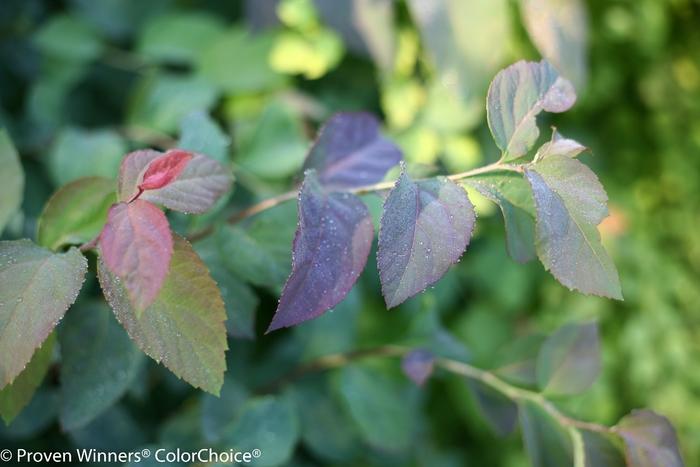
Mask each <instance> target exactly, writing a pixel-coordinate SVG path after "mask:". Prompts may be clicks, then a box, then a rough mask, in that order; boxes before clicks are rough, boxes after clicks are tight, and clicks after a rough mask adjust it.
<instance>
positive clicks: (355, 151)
mask: <svg viewBox="0 0 700 467" xmlns="http://www.w3.org/2000/svg"><path fill="white" fill-rule="evenodd" d="M401 157H402V156H401V150H400V149H399V148H398V147H396V146H395V145H394V144H393V143H392V142H391V141H389V140H388V139H386V138H385V137H383V136H382V135H381V133H380V132H379V121H378V120H377V119H376V118H375V117H374V116H373V115H371V114H368V113H361V112H358V113H339V114H336V115H334V116H333V117H331V118H330V119H329V120H328V122H326V124H325V125H324V126H323V127H322V128H321V129H320V130H319V133H318V138H317V139H316V142H315V143H314V145H313V147H312V148H311V150H310V151H309V155H308V156H307V159H306V162H305V164H304V169H305V170H306V169H316V170H317V171H318V178H319V180H320V182H321V184H323V185H324V186H326V187H329V188H333V189H347V188H355V187H358V186H363V185H370V184H372V183H376V182H379V181H381V180H382V179H383V178H384V175H386V173H387V171H388V170H389V169H390V168H392V167H393V166H395V165H396V164H398V163H399V161H401Z"/></svg>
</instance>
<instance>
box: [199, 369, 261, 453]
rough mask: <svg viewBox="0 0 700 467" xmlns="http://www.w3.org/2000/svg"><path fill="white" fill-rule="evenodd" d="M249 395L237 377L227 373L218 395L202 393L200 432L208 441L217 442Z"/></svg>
mask: <svg viewBox="0 0 700 467" xmlns="http://www.w3.org/2000/svg"><path fill="white" fill-rule="evenodd" d="M249 397H250V394H249V393H248V390H247V389H246V388H245V387H244V386H243V385H241V383H240V382H239V381H237V378H235V377H233V376H231V374H230V373H229V375H227V376H226V377H225V378H224V385H223V386H222V388H221V395H220V396H219V397H216V396H212V395H211V394H204V397H203V398H202V433H203V434H204V438H205V439H206V440H207V441H209V442H212V443H213V442H217V441H219V440H220V439H221V436H222V435H223V434H224V433H226V431H227V430H228V429H229V428H230V427H231V425H233V423H235V422H236V420H237V418H238V417H239V416H240V414H241V410H242V409H243V406H244V404H245V402H246V401H247V400H248V398H249Z"/></svg>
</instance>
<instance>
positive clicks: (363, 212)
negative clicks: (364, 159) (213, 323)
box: [268, 171, 374, 332]
mask: <svg viewBox="0 0 700 467" xmlns="http://www.w3.org/2000/svg"><path fill="white" fill-rule="evenodd" d="M373 238H374V227H373V226H372V218H371V216H370V214H369V211H368V210H367V208H366V207H365V205H364V204H363V203H362V201H360V199H359V198H357V197H356V196H355V195H352V194H350V193H328V192H326V191H325V190H324V189H323V187H322V186H321V185H320V183H319V181H318V178H317V177H316V173H315V172H314V171H309V172H307V174H306V177H305V179H304V184H303V186H302V188H301V192H300V194H299V225H298V227H297V232H296V235H295V237H294V244H293V246H292V250H293V255H292V273H291V275H290V276H289V279H287V283H286V284H285V285H284V290H283V291H282V296H281V297H280V302H279V306H278V307H277V311H276V313H275V316H274V318H273V319H272V323H271V324H270V328H269V329H268V332H269V331H273V330H275V329H279V328H283V327H289V326H294V325H295V324H299V323H301V322H302V321H306V320H308V319H311V318H315V317H317V316H319V315H321V314H322V313H324V312H326V311H328V310H329V309H331V308H332V307H334V306H335V305H337V304H338V303H340V301H341V300H342V299H343V298H344V297H345V296H346V295H347V293H348V292H349V291H350V289H351V288H352V286H353V284H355V281H356V280H357V278H358V277H359V276H360V273H361V272H362V270H363V269H364V267H365V264H366V263H367V256H369V252H370V248H371V247H372V239H373Z"/></svg>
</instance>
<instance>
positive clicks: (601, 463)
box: [579, 430, 627, 467]
mask: <svg viewBox="0 0 700 467" xmlns="http://www.w3.org/2000/svg"><path fill="white" fill-rule="evenodd" d="M579 432H580V433H581V438H582V440H583V451H584V460H585V464H584V467H627V463H626V462H625V456H624V453H623V451H622V449H621V446H618V444H621V443H620V441H619V439H614V438H613V436H612V435H608V434H605V433H597V432H593V431H588V430H579Z"/></svg>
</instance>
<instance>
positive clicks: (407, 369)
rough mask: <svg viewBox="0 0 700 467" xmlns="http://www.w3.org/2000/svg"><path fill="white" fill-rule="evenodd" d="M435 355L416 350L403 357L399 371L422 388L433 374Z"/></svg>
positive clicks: (426, 351)
mask: <svg viewBox="0 0 700 467" xmlns="http://www.w3.org/2000/svg"><path fill="white" fill-rule="evenodd" d="M434 366H435V355H433V353H432V352H431V351H429V350H425V349H416V350H412V351H411V352H409V353H407V354H406V355H404V357H403V359H401V369H402V370H403V372H404V374H405V375H406V376H408V377H409V378H410V380H411V381H413V382H414V383H416V385H418V386H423V384H425V382H426V381H427V380H428V378H429V377H430V375H431V374H432V373H433V367H434Z"/></svg>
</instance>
